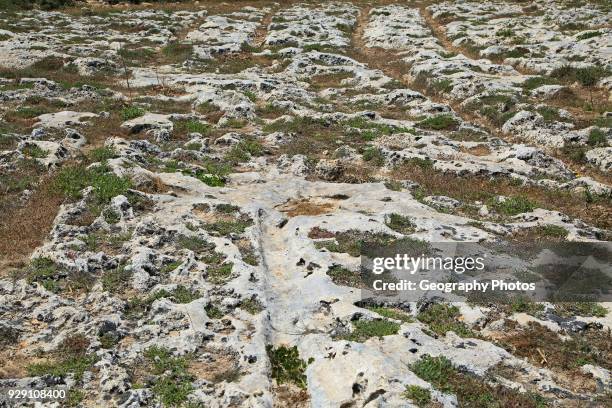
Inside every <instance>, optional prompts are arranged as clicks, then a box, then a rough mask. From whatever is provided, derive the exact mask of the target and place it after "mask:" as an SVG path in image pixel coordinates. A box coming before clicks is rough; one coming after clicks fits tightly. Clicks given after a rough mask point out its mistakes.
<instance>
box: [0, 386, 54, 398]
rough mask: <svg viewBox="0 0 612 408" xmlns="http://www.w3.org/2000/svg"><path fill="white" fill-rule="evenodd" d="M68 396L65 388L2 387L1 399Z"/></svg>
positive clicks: (0, 390) (0, 391)
mask: <svg viewBox="0 0 612 408" xmlns="http://www.w3.org/2000/svg"><path fill="white" fill-rule="evenodd" d="M64 398H66V390H65V389H63V388H40V389H37V388H3V389H2V388H0V401H1V400H3V399H4V400H7V399H8V400H59V399H64Z"/></svg>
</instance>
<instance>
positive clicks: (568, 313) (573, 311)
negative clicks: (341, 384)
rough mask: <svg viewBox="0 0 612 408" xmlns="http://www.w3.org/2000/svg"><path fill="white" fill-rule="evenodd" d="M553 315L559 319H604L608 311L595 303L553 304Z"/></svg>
mask: <svg viewBox="0 0 612 408" xmlns="http://www.w3.org/2000/svg"><path fill="white" fill-rule="evenodd" d="M555 313H557V314H558V315H559V316H561V317H567V318H569V317H574V316H582V317H591V316H593V317H606V315H607V314H608V309H606V308H605V307H603V306H602V305H600V304H599V303H595V302H564V303H557V304H555Z"/></svg>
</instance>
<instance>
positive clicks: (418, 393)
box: [403, 385, 431, 408]
mask: <svg viewBox="0 0 612 408" xmlns="http://www.w3.org/2000/svg"><path fill="white" fill-rule="evenodd" d="M403 396H404V398H406V399H409V400H411V401H412V402H414V403H415V404H416V405H417V407H419V408H421V407H426V406H427V405H428V404H429V403H430V402H431V392H430V391H429V390H428V389H427V388H423V387H419V386H418V385H409V386H407V387H406V391H404V394H403Z"/></svg>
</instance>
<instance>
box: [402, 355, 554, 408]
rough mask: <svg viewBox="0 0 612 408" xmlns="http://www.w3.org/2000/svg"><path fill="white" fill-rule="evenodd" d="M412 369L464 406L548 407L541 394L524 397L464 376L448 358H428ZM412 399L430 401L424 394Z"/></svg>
mask: <svg viewBox="0 0 612 408" xmlns="http://www.w3.org/2000/svg"><path fill="white" fill-rule="evenodd" d="M410 369H411V370H412V371H413V372H414V373H415V374H416V375H417V376H418V377H420V378H421V379H423V380H425V381H427V382H429V383H430V384H431V385H433V387H434V388H436V389H437V390H439V391H442V392H444V393H451V394H455V395H456V396H457V400H458V402H459V405H460V406H465V407H493V406H501V407H506V406H521V407H529V408H540V407H542V406H546V405H545V400H543V399H542V397H540V396H539V395H537V394H529V393H520V392H518V391H516V390H511V389H509V388H505V387H503V386H501V385H497V386H494V385H489V383H488V382H487V381H486V379H484V378H483V379H479V378H477V377H475V376H473V375H471V374H469V373H463V372H461V371H460V370H459V369H457V368H455V367H454V366H453V364H452V363H451V361H450V360H449V359H447V358H446V357H444V356H437V357H433V356H430V355H425V356H423V357H421V359H420V360H418V361H417V362H416V363H414V364H412V366H411V367H410ZM411 395H413V397H414V398H419V397H422V398H423V401H424V400H425V399H426V393H425V392H423V391H421V390H418V391H417V390H414V391H413V392H412V393H411ZM415 402H417V401H415ZM542 404H544V405H542Z"/></svg>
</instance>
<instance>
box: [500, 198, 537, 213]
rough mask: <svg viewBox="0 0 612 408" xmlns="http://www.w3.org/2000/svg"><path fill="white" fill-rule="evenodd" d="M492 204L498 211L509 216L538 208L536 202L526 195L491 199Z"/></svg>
mask: <svg viewBox="0 0 612 408" xmlns="http://www.w3.org/2000/svg"><path fill="white" fill-rule="evenodd" d="M490 205H491V207H493V208H494V209H495V211H497V212H498V213H500V214H503V215H507V216H514V215H517V214H522V213H526V212H530V211H533V210H534V209H535V208H536V207H535V204H534V203H533V202H531V201H530V200H529V199H528V198H527V197H524V196H515V197H508V198H506V199H505V200H504V201H496V200H491V201H490Z"/></svg>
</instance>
